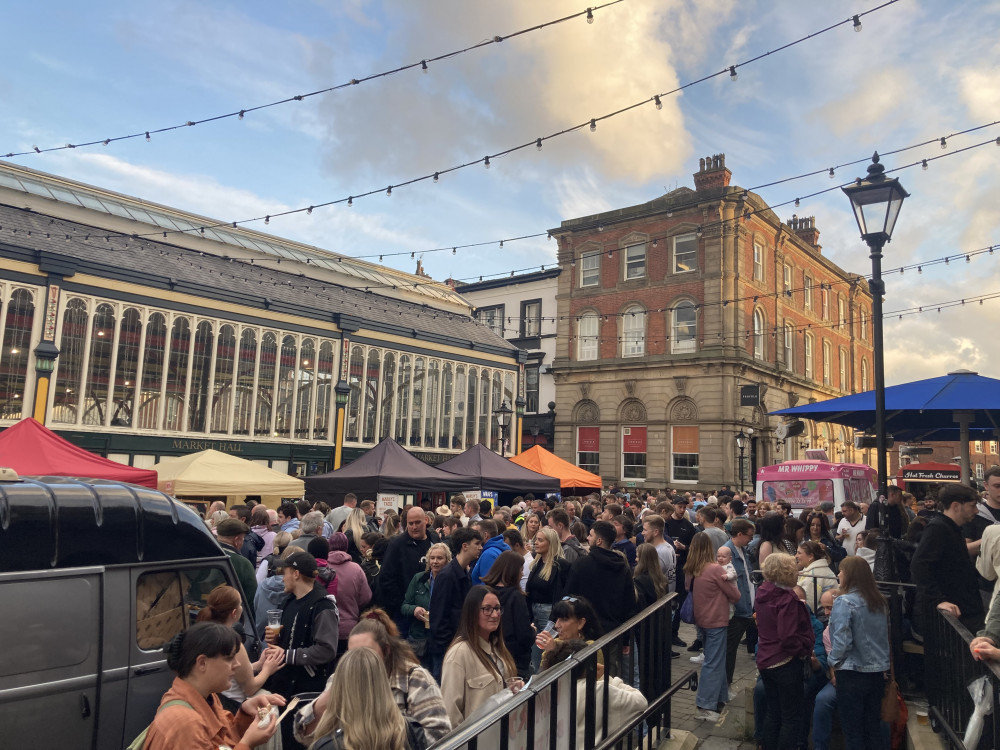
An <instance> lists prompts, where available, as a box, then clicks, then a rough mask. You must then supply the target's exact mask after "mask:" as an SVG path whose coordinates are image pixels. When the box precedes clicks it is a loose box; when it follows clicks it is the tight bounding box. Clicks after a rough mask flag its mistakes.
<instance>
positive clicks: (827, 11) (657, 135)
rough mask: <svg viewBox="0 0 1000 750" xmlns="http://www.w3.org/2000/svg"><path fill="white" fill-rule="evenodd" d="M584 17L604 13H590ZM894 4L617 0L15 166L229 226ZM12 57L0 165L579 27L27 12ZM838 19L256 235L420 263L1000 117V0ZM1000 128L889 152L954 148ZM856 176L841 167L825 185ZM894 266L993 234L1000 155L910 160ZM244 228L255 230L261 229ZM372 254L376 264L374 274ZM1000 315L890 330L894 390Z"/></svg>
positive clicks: (484, 6)
mask: <svg viewBox="0 0 1000 750" xmlns="http://www.w3.org/2000/svg"><path fill="white" fill-rule="evenodd" d="M590 1H591V2H593V1H594V0H590ZM877 4H878V3H877V2H875V1H874V0H872V1H871V2H868V3H865V2H858V1H857V0H853V1H852V2H850V3H848V2H843V1H842V0H828V1H827V2H823V3H802V2H792V1H790V0H769V1H768V0H759V1H754V0H750V1H748V2H742V3H733V2H731V0H698V1H697V2H694V0H689V1H688V2H675V1H673V0H668V1H666V2H665V1H664V0H624V2H621V3H619V4H617V5H614V6H611V7H609V8H606V9H602V10H599V11H597V12H596V13H595V22H594V23H593V24H587V23H585V22H584V21H583V19H575V20H573V21H570V22H567V23H564V24H560V25H556V26H553V27H550V28H547V29H544V30H541V31H536V32H532V33H529V34H525V35H523V36H520V37H516V38H514V39H508V40H505V41H504V42H502V43H501V44H496V45H490V46H488V47H486V48H484V49H481V50H477V51H474V52H471V53H468V54H465V55H461V56H458V57H456V58H453V59H450V60H445V61H441V62H437V63H434V64H432V65H431V66H430V70H429V72H428V73H427V74H426V75H422V74H421V73H420V72H419V71H407V72H404V73H401V74H398V75H394V76H390V77H387V78H382V79H378V80H374V81H370V82H366V83H363V84H361V85H358V86H354V87H350V88H347V89H344V90H341V91H337V92H333V93H330V94H326V95H323V96H319V97H314V98H310V99H306V100H305V101H302V102H296V103H292V104H286V105H283V106H280V107H274V108H271V109H268V110H264V111H260V112H256V113H252V114H249V115H247V117H246V118H245V119H244V120H243V121H237V120H235V119H229V120H224V121H222V122H217V123H210V124H202V125H198V126H196V127H193V128H184V129H181V130H180V131H176V132H173V133H166V134H162V135H157V136H154V138H153V140H152V142H150V143H146V142H145V140H144V139H142V138H139V139H136V140H133V141H126V142H118V143H113V144H111V145H110V146H107V147H100V146H98V147H92V148H89V149H74V150H71V151H59V152H55V153H52V154H44V155H34V156H26V157H19V158H17V159H15V160H14V161H16V162H17V163H19V164H23V165H25V166H29V167H32V168H35V169H39V170H42V171H46V172H51V173H55V174H60V175H63V176H66V177H69V178H72V179H76V180H81V181H83V182H88V183H91V184H95V185H99V186H102V187H106V188H109V189H112V190H117V191H120V192H124V193H127V194H131V195H135V196H138V197H141V198H145V199H148V200H152V201H156V202H160V203H165V204H168V205H172V206H177V207H179V208H182V209H186V210H191V211H194V212H197V213H201V214H205V215H209V216H212V217H216V218H220V219H224V220H233V219H242V218H247V217H252V216H260V215H263V214H273V213H276V212H279V211H281V210H285V209H288V208H297V207H302V206H307V205H310V204H315V203H320V202H323V201H326V200H331V199H337V198H342V197H345V196H347V195H354V194H358V193H361V192H366V191H368V190H371V189H374V188H383V189H384V187H385V186H387V185H389V184H397V183H399V182H402V181H404V180H407V179H411V178H413V177H417V176H420V175H424V174H428V173H431V172H434V171H436V170H442V169H446V168H448V167H450V166H453V165H455V164H459V163H462V162H466V161H470V160H472V159H481V158H482V157H483V156H484V155H486V154H492V153H496V152H497V151H501V150H503V149H505V148H508V147H510V146H514V145H517V144H520V143H524V142H527V141H530V140H534V139H535V138H536V137H539V136H544V135H547V134H549V133H552V132H555V131H558V130H561V129H563V128H565V127H568V126H572V125H575V124H577V123H579V122H583V121H585V120H587V119H589V118H591V117H597V116H600V115H602V114H605V113H607V112H610V111H613V110H615V109H618V108H619V107H622V106H625V105H628V104H631V103H633V102H636V101H639V100H642V99H646V98H648V97H650V96H651V95H652V94H654V93H657V92H663V91H667V90H670V89H672V88H674V87H676V86H677V85H678V84H683V83H687V82H688V81H691V80H693V79H697V78H700V77H702V76H704V75H706V74H708V73H712V72H716V71H718V70H721V69H722V68H724V67H727V66H728V65H731V64H735V63H738V62H741V61H743V60H746V59H748V58H751V57H754V56H756V55H757V54H760V53H762V52H765V51H767V50H773V49H775V48H777V47H779V46H781V45H783V44H785V43H787V42H789V41H792V40H794V39H797V38H799V37H802V36H804V35H806V34H809V33H811V32H814V31H817V30H819V29H821V28H824V27H826V26H828V25H831V24H833V23H836V22H838V21H841V20H843V19H845V18H848V17H850V16H851V15H853V14H855V13H860V12H863V11H865V10H867V9H869V8H872V7H874V6H875V5H877ZM10 5H11V7H8V8H7V9H6V13H5V20H6V24H5V26H6V28H7V29H8V33H7V34H6V35H5V36H6V39H5V44H4V45H3V47H2V48H0V153H6V152H8V151H15V150H22V149H26V148H30V147H31V146H33V145H38V146H40V147H47V146H52V145H59V144H64V143H68V142H80V141H84V140H91V139H96V138H103V137H112V136H117V135H121V134H124V133H129V132H136V131H144V130H147V129H151V128H156V127H162V126H165V125H171V124H176V123H180V122H184V121H186V120H189V119H201V118H204V117H208V116H212V115H215V114H221V113H225V112H231V111H235V110H238V109H241V108H245V107H250V106H254V105H257V104H262V103H266V102H269V101H273V100H276V99H281V98H285V97H287V96H290V95H294V94H299V93H306V92H309V91H313V90H316V89H319V88H324V87H326V86H330V85H333V84H337V83H342V82H344V81H346V80H349V79H350V78H357V77H362V76H365V75H369V74H371V73H376V72H380V71H383V70H387V69H390V68H395V67H397V66H399V65H403V64H407V63H411V62H414V61H417V60H420V59H422V58H428V57H433V56H436V55H439V54H441V53H444V52H448V51H451V50H455V49H459V48H462V47H466V46H468V45H470V44H474V43H476V42H479V41H481V40H483V39H488V38H491V37H493V36H495V35H507V34H509V33H511V32H513V31H516V30H519V29H522V28H527V27H531V26H534V25H537V24H540V23H544V22H547V21H550V20H552V19H555V18H558V17H560V16H564V15H568V14H570V13H575V12H578V11H581V10H583V9H584V8H585V7H586V5H585V4H584V3H582V2H575V1H573V0H548V1H547V2H544V3H541V2H537V0H505V1H504V2H485V1H484V0H432V2H428V3H413V2H399V1H392V0H341V1H340V2H335V1H334V0H313V1H312V2H306V1H305V0H302V1H300V2H295V3H264V2H238V3H237V2H210V3H204V2H201V3H196V2H175V1H171V0H165V1H162V2H156V3H151V2H131V3H121V2H117V3H113V2H103V1H102V0H96V1H95V2H90V3H86V4H80V3H69V2H44V3H41V4H29V3H15V4H10ZM862 23H863V30H862V32H861V33H854V32H853V31H852V30H851V28H850V25H847V26H843V27H841V28H838V29H835V30H833V31H830V32H828V33H826V34H824V35H822V36H820V37H817V38H815V39H813V40H810V41H807V42H805V43H803V44H801V45H798V46H797V47H794V48H792V49H790V50H787V51H784V52H780V53H776V54H774V55H771V56H769V57H766V58H764V59H763V60H761V61H760V62H757V63H754V64H752V65H747V66H745V67H741V68H740V69H739V78H738V80H737V81H736V82H732V81H730V80H729V77H728V76H721V77H719V78H716V79H713V80H711V81H708V82H705V83H703V84H700V85H698V86H694V87H692V88H690V89H688V90H686V91H685V92H684V93H683V94H682V95H674V96H670V97H665V98H664V99H663V104H664V107H663V109H662V110H661V111H657V110H656V109H655V108H653V107H652V106H646V107H642V108H639V109H637V110H635V111H632V112H630V113H627V114H624V115H621V116H619V117H616V118H614V119H611V120H608V121H604V122H601V123H600V124H599V126H598V128H597V131H596V132H593V133H591V132H590V131H589V129H586V128H585V129H583V130H581V131H578V132H574V133H570V134H568V135H566V136H563V137H560V138H558V139H554V140H552V141H548V142H546V143H545V145H544V146H543V148H542V150H541V151H536V149H534V148H530V149H526V150H524V151H521V152H518V153H516V154H513V155H511V156H508V157H505V158H502V159H494V160H492V166H491V169H489V170H486V169H484V168H483V167H482V166H476V167H472V168H469V169H466V170H462V171H460V172H457V173H453V174H450V175H447V176H445V177H442V179H441V181H440V182H439V183H438V184H436V185H435V184H431V183H430V182H429V181H428V182H425V183H421V184H418V185H416V186H413V187H409V188H399V189H397V190H394V191H393V195H392V197H386V196H385V195H384V194H380V195H376V196H372V197H371V198H366V199H363V200H358V201H355V203H354V206H353V208H350V209H349V208H347V207H345V206H336V207H331V208H328V209H322V210H317V211H314V212H313V214H312V215H311V216H305V215H303V214H298V215H295V216H292V217H288V218H285V219H273V220H272V221H271V222H270V225H269V226H268V227H266V229H267V230H268V231H270V232H272V233H274V234H277V235H280V236H286V237H290V238H294V239H298V240H301V241H305V242H309V243H312V244H315V245H318V246H320V247H324V248H327V249H330V250H334V251H336V252H341V253H344V254H347V255H355V256H357V255H378V254H379V253H392V252H405V253H407V254H405V255H403V256H400V257H398V258H395V259H391V258H386V262H387V264H388V263H390V262H392V264H393V265H395V266H396V267H398V268H401V269H403V270H406V271H412V270H413V269H414V264H415V261H412V260H411V259H410V257H409V254H408V253H410V252H417V253H420V251H422V250H427V249H430V248H434V247H441V246H445V247H450V246H453V245H462V244H468V243H475V242H483V241H490V240H499V239H500V238H504V237H513V236H518V235H525V234H533V233H537V232H544V231H545V230H546V229H548V228H550V227H554V226H558V224H559V222H560V221H561V220H563V219H566V218H573V217H576V216H581V215H585V214H589V213H594V212H597V211H602V210H608V209H612V208H616V207H619V206H624V205H631V204H634V203H640V202H644V201H647V200H650V199H652V198H655V197H656V196H658V195H660V194H662V193H663V192H664V191H665V190H670V189H673V188H675V187H678V186H681V185H688V186H690V185H691V184H692V179H691V174H692V173H693V172H694V171H695V170H696V169H697V164H698V158H699V156H705V155H709V154H713V153H719V152H724V153H726V157H727V166H729V168H730V169H731V170H732V171H733V182H734V183H735V184H739V185H741V186H744V187H754V186H757V185H761V184H764V183H768V182H771V181H773V180H777V179H781V178H785V177H789V176H793V175H797V174H801V173H804V172H810V171H813V170H816V169H825V168H826V167H829V166H830V165H833V164H840V163H845V162H849V161H853V160H856V159H861V158H865V157H868V156H870V155H871V153H872V151H874V150H875V149H878V150H879V151H888V150H891V149H894V148H899V147H902V146H908V145H911V144H914V143H918V142H921V141H925V140H930V139H937V138H939V137H941V136H942V135H947V134H950V133H953V132H957V131H961V130H964V129H966V128H969V127H973V126H976V125H982V124H985V123H989V122H992V121H995V120H1000V82H998V79H997V77H996V74H995V71H996V70H997V69H998V68H1000V42H998V41H997V40H998V39H1000V35H998V33H997V32H998V30H1000V3H997V2H985V1H984V2H970V3H961V4H952V3H947V2H939V1H937V0H900V2H897V3H895V4H893V5H890V6H889V7H886V8H884V9H882V10H880V11H878V12H876V13H872V14H870V15H867V16H865V17H864V18H863V19H862ZM998 136H1000V126H995V127H992V128H988V129H985V130H982V131H979V132H977V133H975V134H971V135H968V136H962V137H956V138H954V139H951V140H949V142H948V149H947V150H945V151H942V150H941V149H940V147H939V146H938V145H936V144H934V145H931V146H927V147H924V148H922V149H918V150H915V151H911V152H908V154H907V155H905V156H903V155H901V156H899V157H889V158H887V159H886V160H885V163H886V165H887V166H888V167H889V168H890V169H891V168H892V167H894V166H897V165H899V164H901V163H908V162H911V161H914V160H917V159H921V158H930V157H934V156H940V155H942V154H944V153H949V152H951V151H955V150H957V149H959V148H962V147H964V146H969V145H972V144H974V143H978V142H980V141H985V140H988V139H992V138H997V137H998ZM863 173H864V168H863V166H858V167H852V168H847V169H845V170H842V171H841V172H839V173H838V174H837V182H841V181H847V180H849V179H851V178H853V177H855V176H858V175H861V174H863ZM899 176H900V179H901V181H902V182H903V184H904V185H905V187H906V188H907V189H908V190H909V191H910V192H911V194H912V197H911V198H910V199H909V200H908V201H907V203H906V204H905V205H904V207H903V211H902V214H901V218H900V220H899V223H898V225H897V230H896V236H895V238H894V240H893V242H892V243H891V245H890V246H889V247H888V248H887V250H886V260H885V267H886V268H887V269H888V268H893V267H898V266H900V265H903V264H904V263H914V262H918V261H920V260H922V259H932V258H939V257H942V256H944V255H949V254H958V253H960V252H964V251H969V250H973V249H976V248H980V247H984V246H987V245H991V244H994V243H1000V221H998V219H1000V208H998V206H1000V200H998V198H997V196H998V190H1000V148H998V147H997V146H992V145H991V146H989V147H984V148H980V149H975V150H973V151H969V152H967V153H964V154H959V155H956V156H954V157H949V158H946V159H940V160H938V161H936V162H933V163H932V164H931V166H930V168H929V169H928V170H926V171H923V170H921V169H910V170H907V171H905V172H902V173H901V174H900V175H899ZM834 184H836V183H835V182H832V181H831V180H830V179H829V178H828V177H826V176H825V175H820V176H815V177H811V178H808V179H803V180H799V181H796V182H792V183H788V184H784V185H779V186H775V187H771V188H766V189H762V190H760V191H759V192H760V194H761V195H762V196H763V198H764V199H765V200H767V201H768V202H769V203H771V204H778V203H782V202H785V201H789V200H793V199H794V198H795V197H797V196H802V195H806V194H809V193H812V192H815V191H818V190H823V189H826V188H829V187H831V186H832V185H834ZM792 213H797V214H798V215H799V216H815V217H816V222H817V226H818V227H819V229H820V231H821V238H820V242H821V244H822V245H823V252H824V253H825V254H826V255H828V256H829V257H831V258H832V259H833V260H834V261H836V262H837V263H839V264H840V265H841V266H843V267H844V268H846V269H848V270H850V271H853V272H857V273H865V272H866V271H867V270H868V269H869V268H870V266H869V261H868V258H867V253H866V249H865V248H864V246H863V245H862V244H861V243H860V241H859V240H858V238H857V229H856V226H855V224H854V220H853V218H852V216H851V214H850V209H849V206H848V202H847V199H846V198H845V197H844V196H843V195H842V194H841V193H840V192H839V191H834V192H831V193H828V194H826V195H824V196H820V197H818V198H815V199H808V200H803V201H802V205H801V206H800V207H799V208H797V209H796V208H792V207H791V206H789V207H787V208H781V209H778V214H779V215H780V216H782V217H783V218H788V217H790V216H791V215H792ZM255 228H258V229H261V230H263V229H265V227H264V226H263V225H262V224H258V225H256V227H255ZM554 253H555V245H554V243H552V242H546V241H545V240H544V239H538V240H530V241H524V242H519V243H505V247H504V249H503V250H500V249H499V248H498V247H497V246H495V245H494V246H491V247H488V248H482V249H478V250H460V251H459V252H458V253H457V254H455V255H452V254H451V252H443V253H428V254H426V255H425V256H424V257H423V262H424V266H425V268H426V269H427V271H428V272H429V273H431V274H432V275H433V276H434V277H435V278H438V279H444V278H446V277H448V276H452V277H455V278H460V279H468V278H477V277H478V275H479V274H491V273H509V272H510V271H511V270H515V269H517V270H520V269H529V268H532V267H537V266H539V265H540V264H542V263H551V262H553V261H554V258H555V256H554ZM374 260H377V258H375V259H374ZM998 264H1000V252H998V253H997V254H996V255H995V256H993V257H991V256H985V255H984V256H982V257H980V258H975V259H973V260H972V262H970V263H965V262H958V263H955V262H953V263H950V264H949V265H948V266H943V265H940V266H934V267H932V268H928V269H927V270H925V272H924V273H923V274H919V275H918V274H916V273H915V272H908V273H906V274H904V275H902V276H900V275H898V274H895V275H890V276H888V277H887V279H886V281H887V295H886V304H885V307H886V310H888V311H891V310H897V309H900V308H906V307H911V306H913V305H919V304H927V305H932V303H934V302H940V301H946V300H953V299H958V298H961V297H971V296H974V295H980V294H988V293H991V292H1000V270H998V269H1000V266H998ZM997 323H1000V299H998V300H996V301H992V302H991V301H987V302H985V303H984V304H983V305H982V306H980V305H978V304H976V305H973V306H972V307H970V306H966V307H959V308H956V309H953V310H943V311H942V312H941V313H936V312H935V313H925V314H922V315H915V316H910V317H906V318H904V319H903V320H896V319H891V320H887V324H886V346H887V355H886V356H887V380H888V382H889V383H894V382H902V381H904V380H909V379H913V378H917V377H931V376H935V375H939V374H943V373H944V372H947V371H949V370H952V369H956V368H958V367H967V368H970V369H974V370H978V371H979V372H981V373H982V374H985V375H994V376H996V375H997V373H1000V355H998V354H996V353H995V352H994V349H995V346H994V345H992V344H990V340H989V337H990V335H991V333H990V332H991V331H994V330H996V324H997Z"/></svg>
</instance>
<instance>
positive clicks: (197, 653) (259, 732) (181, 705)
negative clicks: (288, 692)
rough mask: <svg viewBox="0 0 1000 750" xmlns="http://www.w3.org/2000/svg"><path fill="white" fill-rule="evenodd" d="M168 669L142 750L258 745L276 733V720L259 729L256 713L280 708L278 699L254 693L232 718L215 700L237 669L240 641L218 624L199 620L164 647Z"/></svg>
mask: <svg viewBox="0 0 1000 750" xmlns="http://www.w3.org/2000/svg"><path fill="white" fill-rule="evenodd" d="M163 650H164V651H165V652H166V656H167V666H168V667H169V668H170V669H171V670H172V671H173V672H174V674H175V675H176V677H174V681H173V683H172V684H171V686H170V689H169V690H168V691H167V692H166V693H165V694H164V695H163V698H162V699H161V700H160V707H159V709H158V710H157V712H156V717H155V718H154V719H153V723H152V724H150V725H149V730H148V731H147V733H146V742H145V744H144V745H143V748H144V750H174V749H175V748H179V747H183V748H185V750H216V748H218V747H219V746H221V745H228V746H230V747H235V746H236V745H239V744H242V745H244V746H246V747H259V746H260V745H262V744H263V743H265V742H267V741H268V740H269V739H270V738H271V737H272V736H273V735H274V733H275V732H276V731H277V729H278V722H277V721H275V719H274V717H270V718H269V719H268V722H267V724H266V725H265V726H264V727H263V728H261V727H259V726H258V722H259V720H260V716H259V715H258V710H259V709H263V708H269V707H270V706H272V705H275V706H283V705H285V699H284V698H282V697H281V696H280V695H271V694H268V695H258V696H255V697H253V698H248V699H247V700H245V701H243V703H242V705H241V706H240V707H239V709H238V710H237V712H236V714H235V715H233V714H231V713H230V712H229V711H226V710H225V709H224V708H223V707H222V704H221V703H220V702H219V698H218V695H217V694H218V693H219V692H221V691H223V690H225V689H226V688H228V687H229V682H230V680H231V679H232V677H233V674H234V673H235V672H236V668H237V666H238V659H237V656H238V654H239V651H240V637H239V635H237V633H236V631H235V630H233V629H232V628H230V627H226V626H225V625H221V624H219V623H217V622H198V623H195V624H194V625H193V626H192V627H191V628H190V629H189V630H182V631H181V632H180V633H178V634H177V635H175V636H174V637H173V638H172V639H171V640H170V641H169V642H168V643H167V645H166V646H164V647H163Z"/></svg>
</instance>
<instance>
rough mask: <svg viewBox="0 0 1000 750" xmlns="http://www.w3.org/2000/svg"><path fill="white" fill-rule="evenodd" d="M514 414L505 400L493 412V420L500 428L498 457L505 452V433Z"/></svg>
mask: <svg viewBox="0 0 1000 750" xmlns="http://www.w3.org/2000/svg"><path fill="white" fill-rule="evenodd" d="M513 413H514V410H513V409H511V408H510V404H509V403H507V399H504V401H503V403H502V404H500V406H498V407H497V408H496V409H494V410H493V419H495V420H496V423H497V426H498V427H499V428H500V455H501V456H503V455H505V454H506V452H507V450H506V448H507V431H508V430H509V429H510V417H511V415H512V414H513Z"/></svg>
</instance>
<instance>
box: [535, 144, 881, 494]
mask: <svg viewBox="0 0 1000 750" xmlns="http://www.w3.org/2000/svg"><path fill="white" fill-rule="evenodd" d="M731 177H732V173H731V172H730V170H728V169H727V168H726V163H725V155H722V154H718V155H715V156H711V157H708V158H704V159H701V160H700V168H699V170H698V172H697V173H696V174H695V175H694V190H692V189H691V188H688V187H681V188H679V189H677V190H674V191H672V192H669V193H667V194H666V195H663V196H660V197H659V198H656V199H655V200H652V201H650V202H648V203H643V204H640V205H635V206H628V207H625V208H621V209H616V210H613V211H607V212H604V213H601V214H595V215H592V216H584V217H580V218H575V219H569V220H566V221H563V222H562V223H561V225H560V226H559V227H557V228H555V229H552V230H550V231H551V234H552V236H553V237H555V238H556V239H557V240H558V243H559V256H558V257H559V266H560V268H561V269H562V273H561V274H560V275H559V277H558V284H559V286H558V294H557V296H556V300H557V313H556V315H557V317H556V321H557V336H556V354H555V358H554V360H553V362H552V366H551V372H552V374H553V376H554V378H555V386H556V404H557V405H556V413H557V414H558V415H559V418H558V419H557V421H556V427H555V446H556V453H558V455H560V456H561V457H563V458H566V459H568V460H571V461H573V462H574V463H576V464H577V465H578V466H581V467H582V468H585V469H587V470H589V471H592V472H594V473H595V474H600V475H601V476H602V477H603V478H604V480H605V482H613V483H616V484H618V485H619V486H625V487H637V488H643V487H647V488H655V487H664V486H671V487H677V488H678V489H692V490H695V489H697V490H710V489H713V488H718V487H719V486H720V485H722V484H733V483H738V482H739V479H740V476H741V474H742V476H743V479H744V485H745V487H747V488H750V487H751V486H752V484H753V478H754V476H755V475H756V469H757V468H758V467H759V466H764V465H767V464H771V463H775V462H777V461H781V460H789V459H796V458H805V455H804V450H805V449H806V448H809V447H811V448H826V449H827V454H828V456H829V457H830V459H831V460H833V461H856V462H861V463H870V460H869V459H870V458H871V457H869V456H868V455H867V453H866V452H865V451H860V450H855V448H854V445H853V441H852V436H851V435H850V434H848V432H849V431H847V430H845V429H844V428H841V427H839V426H836V425H827V424H815V423H805V424H798V425H796V426H795V427H794V428H792V429H791V431H790V432H789V431H788V428H782V427H781V420H780V419H778V418H775V417H768V416H767V414H768V412H770V411H773V410H776V409H781V408H787V407H789V406H795V405H796V404H802V403H807V402H809V401H811V400H817V401H818V400H824V399H828V398H833V397H836V396H841V395H844V394H849V393H857V392H861V391H867V390H870V389H871V388H872V387H873V385H872V384H873V383H874V375H873V370H872V367H873V349H872V344H871V304H872V300H871V295H870V293H869V291H868V285H867V283H866V282H865V279H864V278H863V277H861V276H859V275H857V274H852V273H849V272H847V271H845V270H843V269H841V268H840V267H839V266H837V265H836V264H835V263H833V262H832V261H831V260H830V259H829V258H827V257H826V256H824V255H823V253H822V251H821V250H822V249H821V247H820V244H819V230H818V229H817V228H816V223H815V220H814V219H813V218H812V217H807V218H806V217H797V216H792V217H791V218H790V219H787V220H785V221H782V220H781V219H779V218H778V216H777V215H776V214H775V213H774V212H773V211H772V210H771V209H770V208H769V207H768V206H767V205H766V204H765V203H764V201H763V200H762V199H761V198H760V197H759V196H758V195H756V194H755V193H753V192H750V191H747V190H744V189H743V188H740V187H736V186H735V185H730V180H731ZM859 245H860V243H859ZM858 261H859V265H860V264H861V263H862V262H867V250H864V249H862V247H860V246H859V250H858ZM753 385H757V386H760V393H761V394H762V397H761V400H760V401H759V404H758V405H752V406H741V400H740V394H741V390H742V387H743V386H753ZM799 429H801V430H802V432H801V433H800V434H793V433H796V431H797V430H799ZM740 432H743V433H744V434H745V435H748V436H749V437H748V438H747V440H746V441H745V444H744V449H743V451H742V454H743V466H742V472H741V470H740V453H741V451H739V450H738V449H737V441H736V436H737V435H738V434H739V433H740Z"/></svg>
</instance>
